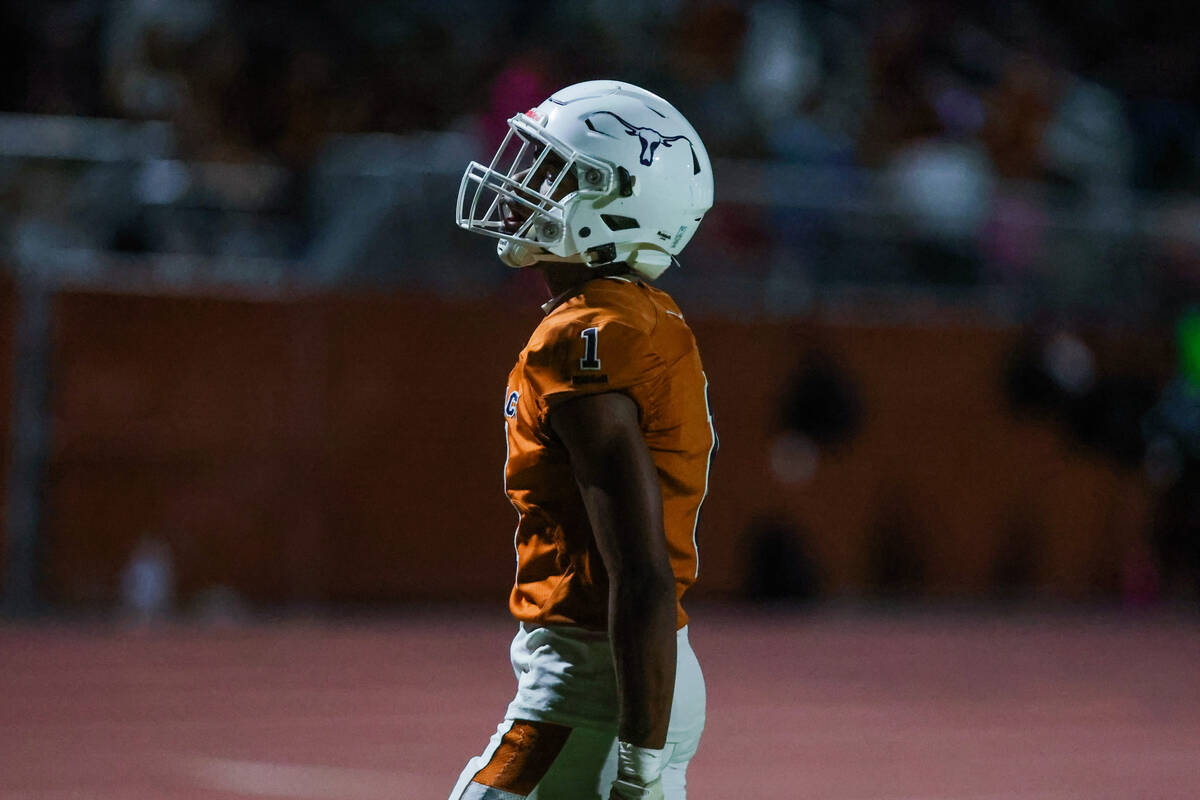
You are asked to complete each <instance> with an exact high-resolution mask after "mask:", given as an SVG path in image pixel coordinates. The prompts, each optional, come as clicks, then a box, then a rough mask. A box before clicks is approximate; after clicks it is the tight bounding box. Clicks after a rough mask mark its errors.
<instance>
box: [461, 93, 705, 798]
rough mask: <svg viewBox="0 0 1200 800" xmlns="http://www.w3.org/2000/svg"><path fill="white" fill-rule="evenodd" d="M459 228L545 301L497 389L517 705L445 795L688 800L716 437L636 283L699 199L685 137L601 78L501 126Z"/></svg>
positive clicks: (693, 216) (668, 317) (679, 237)
mask: <svg viewBox="0 0 1200 800" xmlns="http://www.w3.org/2000/svg"><path fill="white" fill-rule="evenodd" d="M508 125H509V131H508V134H507V136H506V138H505V140H504V142H503V143H502V144H501V145H500V148H499V150H498V151H497V152H496V155H495V157H494V158H493V159H492V160H491V162H490V163H489V164H487V165H484V164H481V163H472V164H470V165H469V166H468V167H467V170H466V173H465V174H464V175H463V179H462V184H461V186H460V188H459V197H458V225H459V226H460V227H462V228H464V229H465V230H469V231H474V232H476V233H481V234H486V235H488V236H493V237H495V238H496V239H498V240H499V242H498V244H497V252H498V254H499V257H500V260H501V261H503V262H504V263H505V264H507V265H509V266H511V267H528V268H534V269H538V270H540V271H541V272H542V274H543V275H544V277H545V280H546V284H547V286H548V287H549V290H550V295H551V297H550V300H549V302H547V303H546V304H545V305H544V306H542V309H543V311H544V312H545V317H544V318H543V320H542V321H541V324H539V325H538V326H537V329H536V330H534V332H533V335H532V336H531V337H530V339H529V343H528V344H527V345H526V347H525V349H524V351H522V352H521V354H520V356H519V357H518V359H517V364H516V366H515V367H514V368H513V370H512V372H511V374H510V375H509V377H508V386H507V389H506V391H505V394H504V406H503V408H504V417H505V421H506V426H507V443H508V459H507V463H506V465H505V471H504V477H505V490H506V492H507V493H508V496H509V499H510V500H511V502H512V504H513V506H514V507H515V508H516V511H517V516H518V522H517V530H516V537H515V544H516V551H517V574H516V581H515V584H514V586H513V589H512V594H511V597H510V602H509V606H510V609H511V611H512V614H513V616H515V617H516V619H517V621H518V623H519V624H518V630H517V634H516V637H515V638H514V640H513V642H512V647H511V653H510V655H511V659H512V665H513V669H514V671H515V672H516V676H517V692H516V697H515V698H514V699H513V701H512V703H511V704H510V705H509V706H508V710H507V713H506V714H505V716H504V721H503V722H502V723H501V724H500V726H499V727H498V728H497V730H496V734H495V735H494V736H493V737H492V739H491V742H490V743H489V744H488V745H487V747H486V749H485V750H484V751H483V753H482V755H480V756H478V757H476V758H473V759H471V761H470V762H469V763H468V764H467V767H466V769H465V770H464V771H463V773H462V775H461V777H460V778H459V780H458V783H457V785H456V786H455V787H454V791H453V792H452V793H451V795H450V797H451V800H517V798H538V800H581V798H596V799H597V800H604V798H618V799H619V800H631V799H632V798H664V797H665V798H671V799H672V800H676V799H677V798H678V799H682V798H684V797H685V792H686V790H685V785H686V783H685V776H686V771H687V766H688V762H689V761H690V759H691V758H692V755H693V754H694V753H695V751H696V747H697V745H698V743H699V740H700V734H701V731H702V730H703V728H704V705H705V694H704V679H703V677H702V675H701V672H700V666H699V664H698V663H697V661H696V657H695V655H694V653H693V652H692V649H691V646H690V645H689V644H688V635H687V632H688V628H687V623H688V616H687V614H686V613H685V612H684V610H683V606H682V605H681V604H680V599H681V598H682V597H683V594H684V592H686V591H687V589H688V587H689V586H691V585H692V584H693V583H694V582H695V580H696V576H697V573H698V564H699V560H698V556H697V550H696V538H695V532H696V522H697V515H698V513H699V510H700V504H701V502H702V501H703V500H704V496H705V495H706V493H707V491H708V470H709V463H710V460H711V457H712V452H713V449H714V447H715V445H716V434H715V433H714V431H713V427H712V417H711V414H710V412H709V408H708V399H707V382H706V379H705V376H704V372H703V370H702V367H701V363H700V356H699V353H698V352H697V349H696V342H695V339H694V338H693V336H692V332H691V330H690V329H689V328H688V326H687V324H686V323H685V322H684V318H683V314H682V313H681V312H680V310H679V307H678V306H677V305H676V304H675V302H674V301H673V300H672V299H671V298H670V297H669V296H668V295H667V294H666V293H664V292H662V291H661V290H659V289H657V288H655V287H654V286H653V285H652V284H651V282H652V281H653V280H654V279H656V278H658V277H659V276H660V275H661V274H662V273H663V272H664V271H665V270H666V269H667V268H668V267H669V266H671V265H672V264H674V263H676V262H675V255H676V254H678V253H679V252H680V250H682V249H683V247H684V246H685V245H686V244H687V243H688V240H690V239H691V238H692V236H693V235H694V234H695V232H696V228H697V227H698V226H699V225H700V220H701V219H702V218H703V216H704V213H705V212H706V211H707V210H708V209H709V208H710V207H711V205H712V199H713V178H712V168H711V165H710V163H709V159H708V154H707V153H706V152H705V149H704V145H703V143H702V142H701V141H700V137H699V136H698V135H697V134H696V131H695V130H694V129H693V128H692V126H691V125H690V124H688V122H687V120H686V119H684V117H683V116H682V115H681V114H680V113H679V112H678V111H677V110H676V109H675V108H674V107H672V106H671V104H670V103H668V102H667V101H665V100H663V99H662V98H661V97H658V96H656V95H654V94H651V93H650V92H648V91H646V90H644V89H640V88H638V87H636V86H632V85H630V84H626V83H620V82H615V81H589V82H586V83H580V84H576V85H574V86H569V87H567V88H565V89H563V90H561V91H559V92H557V93H555V94H554V95H553V96H551V97H550V98H549V99H548V100H546V101H545V102H543V103H542V104H541V105H539V106H538V107H536V108H533V109H530V110H529V111H526V112H524V113H520V114H517V115H516V116H514V117H513V118H512V119H510V120H509V122H508Z"/></svg>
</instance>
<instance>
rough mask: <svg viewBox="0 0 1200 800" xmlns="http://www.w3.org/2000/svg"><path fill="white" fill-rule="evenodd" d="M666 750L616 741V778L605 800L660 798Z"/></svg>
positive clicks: (661, 796)
mask: <svg viewBox="0 0 1200 800" xmlns="http://www.w3.org/2000/svg"><path fill="white" fill-rule="evenodd" d="M666 766H667V754H666V750H665V749H663V750H651V749H650V748H648V747H638V746H636V745H632V744H629V743H628V742H618V743H617V779H616V780H615V781H613V785H612V792H611V793H610V794H609V800H664V798H663V788H662V774H663V770H664V769H666Z"/></svg>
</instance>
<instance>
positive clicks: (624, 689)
mask: <svg viewBox="0 0 1200 800" xmlns="http://www.w3.org/2000/svg"><path fill="white" fill-rule="evenodd" d="M550 424H551V427H552V429H553V430H554V432H555V434H557V436H558V437H559V439H560V440H561V441H562V443H563V445H564V446H565V447H566V449H567V452H568V453H569V454H570V457H571V466H572V468H573V470H574V473H575V479H576V481H577V482H578V484H579V490H580V493H581V495H582V497H583V501H584V505H585V506H586V507H587V511H588V518H589V520H590V521H591V525H592V532H593V534H594V536H595V538H596V545H597V547H598V549H599V551H600V556H601V558H602V559H603V560H604V566H605V568H606V570H607V572H608V576H609V595H608V619H609V637H610V639H611V641H612V649H613V660H614V664H615V668H616V673H617V687H618V692H619V699H620V709H619V712H620V728H619V731H618V736H619V737H620V739H621V740H622V741H624V742H628V743H629V744H633V745H636V746H638V747H646V748H651V749H659V748H662V747H663V746H664V743H665V742H666V737H667V725H668V722H669V721H670V716H671V698H672V694H673V691H674V688H675V647H676V643H675V578H674V574H673V572H672V570H671V564H670V560H669V557H668V553H667V543H666V537H665V536H664V534H663V521H662V495H661V490H660V488H659V483H658V475H657V473H656V471H655V467H654V461H653V460H652V459H651V456H650V452H649V450H648V449H647V447H646V442H645V440H644V439H643V437H642V434H641V430H640V427H639V422H638V407H637V404H635V403H634V401H633V400H631V399H630V398H629V397H627V396H626V395H624V394H620V393H617V392H607V393H604V394H597V395H591V396H587V397H579V398H575V399H573V400H570V401H568V402H566V403H563V404H562V405H560V406H558V407H557V408H555V409H554V411H553V413H552V414H551V415H550Z"/></svg>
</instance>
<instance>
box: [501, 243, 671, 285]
mask: <svg viewBox="0 0 1200 800" xmlns="http://www.w3.org/2000/svg"><path fill="white" fill-rule="evenodd" d="M541 250H542V248H540V247H534V246H531V245H528V244H522V243H520V242H513V241H509V240H507V239H505V240H501V241H500V242H499V243H498V244H497V245H496V255H497V256H499V257H500V260H501V261H502V262H504V263H505V264H507V265H508V266H510V267H516V268H521V267H532V266H533V265H534V264H537V263H538V262H539V261H570V262H576V263H579V262H582V263H585V264H588V263H589V262H588V261H587V260H586V259H584V258H583V256H582V255H580V254H579V253H575V254H573V255H569V256H558V255H554V254H552V253H544V252H539V251H541ZM617 253H618V255H617V257H616V258H615V259H614V260H613V261H623V262H625V263H627V264H628V265H629V267H630V269H632V270H633V271H634V272H637V273H638V274H640V275H642V276H643V277H645V278H647V279H649V280H656V279H657V278H658V277H659V276H660V275H662V274H663V273H664V272H666V271H667V268H668V267H670V266H671V265H672V264H674V263H675V258H674V256H672V255H671V254H670V253H667V252H665V251H663V250H658V249H656V248H648V247H640V248H639V247H638V246H637V245H634V246H632V247H629V246H628V245H626V246H622V247H620V248H618V250H617ZM613 261H606V262H604V263H601V264H589V266H592V267H594V268H600V267H604V266H607V265H608V264H611V263H613Z"/></svg>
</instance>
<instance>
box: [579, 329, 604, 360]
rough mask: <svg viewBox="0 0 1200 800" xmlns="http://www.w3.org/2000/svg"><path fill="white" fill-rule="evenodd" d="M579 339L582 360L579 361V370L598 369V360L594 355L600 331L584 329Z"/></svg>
mask: <svg viewBox="0 0 1200 800" xmlns="http://www.w3.org/2000/svg"><path fill="white" fill-rule="evenodd" d="M579 338H581V339H583V358H581V359H579V368H580V369H600V359H599V358H598V357H597V355H596V352H597V345H598V343H599V339H600V329H599V328H584V329H583V333H581V334H579Z"/></svg>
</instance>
